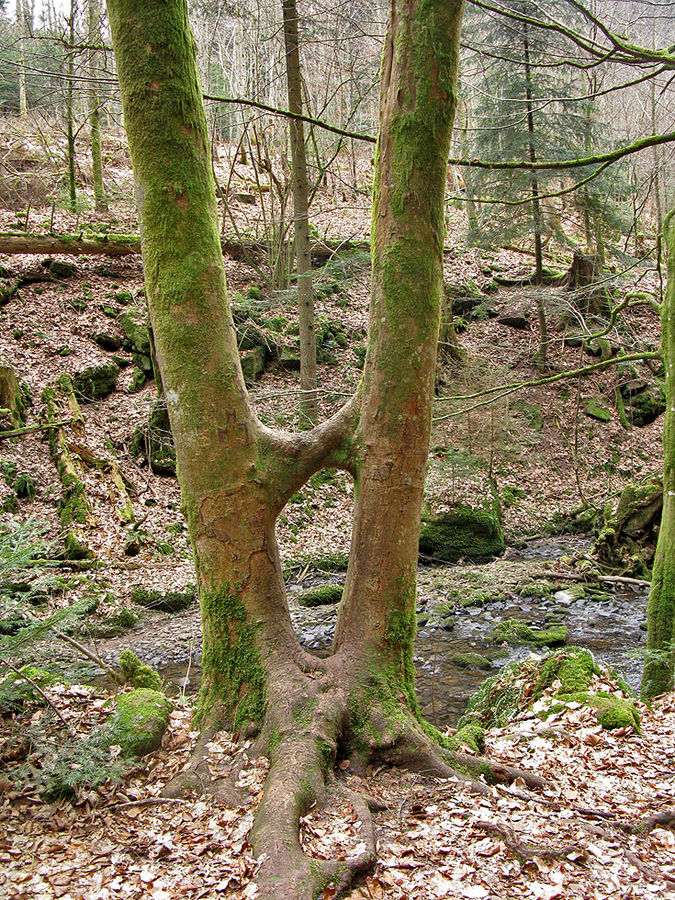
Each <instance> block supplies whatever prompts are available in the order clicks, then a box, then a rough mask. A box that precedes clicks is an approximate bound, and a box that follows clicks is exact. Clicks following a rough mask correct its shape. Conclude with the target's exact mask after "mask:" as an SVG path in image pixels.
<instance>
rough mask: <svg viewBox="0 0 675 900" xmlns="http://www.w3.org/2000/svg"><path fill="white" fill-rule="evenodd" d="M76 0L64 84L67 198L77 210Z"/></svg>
mask: <svg viewBox="0 0 675 900" xmlns="http://www.w3.org/2000/svg"><path fill="white" fill-rule="evenodd" d="M76 15H77V0H70V18H69V20H68V34H69V45H68V64H67V67H68V84H67V85H66V145H67V149H68V199H69V205H70V211H71V212H76V211H77V181H76V177H75V122H74V115H75V112H74V106H75V83H74V81H73V76H74V74H75V16H76Z"/></svg>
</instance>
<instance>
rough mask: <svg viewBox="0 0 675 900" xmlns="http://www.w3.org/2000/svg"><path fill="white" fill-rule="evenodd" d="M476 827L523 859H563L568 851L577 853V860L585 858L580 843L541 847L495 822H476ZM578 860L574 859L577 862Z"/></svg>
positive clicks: (567, 854)
mask: <svg viewBox="0 0 675 900" xmlns="http://www.w3.org/2000/svg"><path fill="white" fill-rule="evenodd" d="M474 824H475V827H476V828H479V829H480V830H481V831H486V832H487V833H488V834H496V835H499V837H500V838H501V839H502V840H503V841H504V843H505V844H506V846H507V847H508V848H509V850H510V851H511V852H512V853H514V854H515V855H516V856H519V857H522V858H523V859H535V858H537V859H565V858H566V857H568V856H569V854H570V853H577V854H579V860H583V859H585V858H586V855H587V854H586V851H585V850H584V848H583V847H582V846H581V844H565V845H564V846H562V847H541V846H537V845H536V844H531V843H530V842H529V841H525V840H523V839H522V838H519V837H518V836H517V835H516V832H515V831H514V829H513V828H509V826H508V825H504V824H497V823H496V822H476V823H474ZM577 861H578V860H575V862H577Z"/></svg>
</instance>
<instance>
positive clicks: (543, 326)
mask: <svg viewBox="0 0 675 900" xmlns="http://www.w3.org/2000/svg"><path fill="white" fill-rule="evenodd" d="M523 50H524V55H525V97H526V104H525V106H526V109H527V134H528V141H527V146H528V153H529V157H530V162H532V163H535V162H536V161H537V153H536V149H535V146H534V108H533V103H532V70H531V65H530V43H529V32H528V27H527V22H523ZM530 184H531V190H532V223H533V225H534V266H535V280H536V281H537V283H539V284H540V283H541V282H542V281H543V279H544V260H543V252H542V245H541V236H542V231H543V225H542V216H541V207H540V205H539V182H538V179H537V173H536V171H535V170H534V169H532V173H531V176H530ZM536 304H537V323H538V325H539V348H538V350H537V353H536V354H535V357H534V361H535V364H536V366H537V368H539V369H545V368H546V365H547V354H548V326H547V323H546V309H545V307H544V301H543V299H542V298H541V296H539V294H537V300H536Z"/></svg>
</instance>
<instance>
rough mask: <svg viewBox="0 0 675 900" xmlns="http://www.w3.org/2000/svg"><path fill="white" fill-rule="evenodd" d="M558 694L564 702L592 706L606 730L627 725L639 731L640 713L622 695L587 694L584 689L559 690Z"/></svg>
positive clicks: (602, 692) (601, 692)
mask: <svg viewBox="0 0 675 900" xmlns="http://www.w3.org/2000/svg"><path fill="white" fill-rule="evenodd" d="M558 696H559V697H560V699H561V700H563V701H564V702H565V703H583V704H584V705H585V706H590V707H592V708H593V710H594V712H595V718H596V719H597V720H598V724H600V725H602V727H603V728H604V729H605V730H606V731H612V730H613V729H615V728H627V727H630V728H634V729H635V731H637V732H639V731H640V713H639V712H638V711H637V707H636V706H635V704H634V703H632V702H631V701H630V700H625V699H624V698H623V697H614V696H612V695H611V694H608V693H606V692H604V691H600V692H599V693H597V694H589V693H587V692H586V691H579V692H576V693H571V694H564V693H561V692H559V694H558Z"/></svg>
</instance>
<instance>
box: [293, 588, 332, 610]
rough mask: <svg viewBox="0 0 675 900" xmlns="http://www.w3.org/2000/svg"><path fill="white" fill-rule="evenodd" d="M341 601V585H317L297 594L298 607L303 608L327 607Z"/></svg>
mask: <svg viewBox="0 0 675 900" xmlns="http://www.w3.org/2000/svg"><path fill="white" fill-rule="evenodd" d="M341 599H342V585H341V584H319V585H317V586H316V587H313V588H309V589H308V590H306V591H301V592H300V593H299V594H298V605H299V606H304V607H313V606H327V605H329V604H332V603H339V602H340V600H341Z"/></svg>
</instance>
